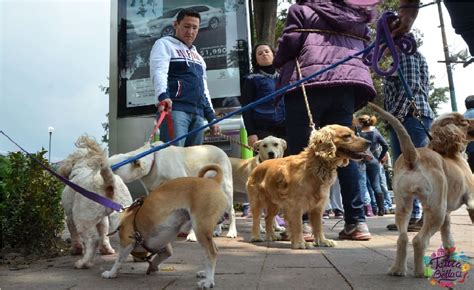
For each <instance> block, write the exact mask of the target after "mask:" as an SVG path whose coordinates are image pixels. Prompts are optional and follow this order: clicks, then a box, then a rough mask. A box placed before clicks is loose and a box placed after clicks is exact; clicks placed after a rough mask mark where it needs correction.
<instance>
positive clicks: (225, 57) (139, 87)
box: [118, 0, 248, 116]
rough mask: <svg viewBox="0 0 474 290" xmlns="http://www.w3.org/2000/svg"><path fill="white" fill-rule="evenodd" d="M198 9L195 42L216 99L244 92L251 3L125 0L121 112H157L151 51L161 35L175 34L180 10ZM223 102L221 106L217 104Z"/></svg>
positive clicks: (121, 4)
mask: <svg viewBox="0 0 474 290" xmlns="http://www.w3.org/2000/svg"><path fill="white" fill-rule="evenodd" d="M183 8H190V9H193V10H195V11H197V12H199V14H200V16H201V25H200V30H199V34H198V36H197V38H196V41H195V42H194V45H195V46H196V48H197V50H198V52H199V53H200V54H201V56H202V57H203V58H204V60H205V62H206V65H207V77H208V85H209V91H210V94H211V98H212V99H213V103H214V99H216V104H219V103H223V102H219V101H218V100H217V99H221V98H224V99H225V98H229V97H231V98H232V97H233V98H235V97H237V96H239V95H240V78H241V75H242V74H244V73H246V69H247V70H248V36H247V35H248V27H247V26H248V25H247V15H246V13H247V7H246V1H242V0H241V1H239V0H208V1H205V0H202V1H196V0H194V1H193V0H181V1H180V0H120V1H119V9H118V11H119V15H118V20H119V21H118V23H119V29H118V34H119V35H118V58H119V59H118V66H119V70H118V71H119V82H118V85H119V90H118V92H119V95H118V101H119V106H118V109H119V110H118V115H119V116H130V115H143V114H150V113H154V112H155V111H156V109H155V108H154V104H155V101H156V100H155V96H154V91H153V86H152V83H151V80H150V78H149V77H150V71H149V70H150V68H149V55H150V51H151V49H152V46H153V44H154V43H155V41H156V40H157V39H159V38H160V37H163V36H165V35H174V28H173V23H174V21H175V20H176V16H177V14H178V12H179V11H180V10H181V9H183ZM218 106H219V105H218Z"/></svg>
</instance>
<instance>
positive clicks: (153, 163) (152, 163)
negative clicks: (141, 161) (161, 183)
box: [147, 152, 156, 176]
mask: <svg viewBox="0 0 474 290" xmlns="http://www.w3.org/2000/svg"><path fill="white" fill-rule="evenodd" d="M155 153H156V152H155ZM155 153H153V159H152V160H151V166H150V171H148V174H147V176H148V175H150V174H151V171H152V170H153V167H155Z"/></svg>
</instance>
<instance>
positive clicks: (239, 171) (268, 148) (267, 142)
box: [229, 136, 286, 193]
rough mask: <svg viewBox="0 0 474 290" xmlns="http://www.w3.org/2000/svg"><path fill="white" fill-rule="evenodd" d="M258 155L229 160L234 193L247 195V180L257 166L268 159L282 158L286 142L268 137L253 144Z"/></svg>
mask: <svg viewBox="0 0 474 290" xmlns="http://www.w3.org/2000/svg"><path fill="white" fill-rule="evenodd" d="M253 148H254V149H255V150H256V151H257V152H258V154H257V155H256V156H254V157H252V158H250V159H239V158H232V157H231V158H229V159H230V163H231V164H232V180H233V182H234V191H235V192H242V193H247V180H248V179H249V176H250V174H251V173H252V171H253V169H254V168H255V167H257V165H258V164H260V163H262V162H263V161H265V160H268V159H275V158H282V157H283V155H284V154H285V150H286V141H285V140H284V139H281V138H277V137H274V136H268V137H265V138H263V139H262V140H258V141H257V142H255V143H254V144H253Z"/></svg>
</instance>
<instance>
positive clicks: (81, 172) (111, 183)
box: [59, 136, 132, 269]
mask: <svg viewBox="0 0 474 290" xmlns="http://www.w3.org/2000/svg"><path fill="white" fill-rule="evenodd" d="M76 147H78V148H79V149H78V150H76V151H75V152H74V153H72V154H70V155H69V156H68V157H67V158H66V160H64V162H63V164H62V166H61V168H60V169H59V173H60V174H61V175H62V176H64V177H65V178H68V179H69V180H70V181H71V182H74V183H75V184H77V185H79V186H81V187H83V188H85V189H87V190H89V191H91V192H95V193H97V194H100V195H102V196H104V197H107V198H109V199H111V200H112V201H114V202H116V203H118V204H121V205H122V206H124V207H125V206H128V205H130V204H131V203H132V197H131V196H130V192H129V191H128V188H127V186H126V185H125V183H124V182H123V181H122V179H121V178H120V177H119V176H117V175H115V174H114V173H113V172H112V170H111V169H110V167H109V165H108V162H107V157H106V155H105V152H104V151H103V150H102V148H101V147H100V146H99V144H97V142H96V141H94V140H93V139H91V138H89V137H87V136H81V137H79V139H78V140H77V141H76ZM62 205H63V207H64V212H65V214H66V222H67V226H68V229H69V232H70V233H71V240H72V254H73V255H74V254H76V255H80V254H82V253H83V252H84V256H83V257H82V258H81V259H79V260H78V261H77V262H76V263H75V265H74V266H75V268H77V269H82V268H89V267H91V266H92V264H93V260H94V255H95V252H96V251H97V248H98V246H99V244H100V252H101V253H102V254H113V253H114V249H113V248H112V247H111V246H110V242H109V238H108V237H107V233H108V230H109V222H108V216H109V215H110V216H111V218H117V224H118V214H117V213H116V212H114V211H113V210H112V209H109V208H106V207H104V206H102V205H100V204H98V203H96V202H95V201H92V200H90V199H88V198H86V197H84V196H83V195H81V194H80V193H77V192H76V191H74V190H73V189H71V188H70V187H68V186H66V187H65V188H64V191H63V195H62ZM112 213H113V214H112ZM83 250H84V251H83Z"/></svg>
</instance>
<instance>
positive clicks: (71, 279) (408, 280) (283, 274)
mask: <svg viewBox="0 0 474 290" xmlns="http://www.w3.org/2000/svg"><path fill="white" fill-rule="evenodd" d="M336 221H337V220H334V219H330V220H325V225H324V230H325V233H326V236H327V237H328V238H330V239H336V240H337V234H338V232H339V231H340V230H341V229H342V226H343V222H341V223H339V224H338V225H337V226H336V227H335V228H334V230H333V231H331V229H330V228H331V227H332V226H333V225H334V224H335V223H336ZM393 221H394V215H386V216H384V217H373V218H368V224H369V227H370V230H371V233H372V235H373V238H372V240H370V241H365V242H356V241H338V244H337V247H335V248H314V249H310V250H291V249H290V244H289V242H271V243H267V242H265V243H249V242H248V241H249V236H250V227H251V219H245V218H239V219H238V224H237V229H238V231H239V238H237V239H228V238H225V237H219V238H216V242H217V244H218V246H219V250H220V251H219V256H218V261H217V268H216V276H215V282H216V287H215V288H217V289H240V290H241V289H331V290H343V289H361V290H362V289H364V290H365V289H377V290H380V289H383V290H389V289H436V288H439V286H438V285H435V286H433V285H431V284H430V282H429V280H428V279H417V278H414V277H413V251H412V247H411V244H410V246H409V254H408V255H409V263H408V266H409V273H408V275H407V277H404V278H400V277H392V276H389V275H387V274H386V273H387V270H388V268H389V267H390V265H391V264H392V262H393V259H394V255H395V247H396V239H397V232H390V231H388V230H386V228H385V227H386V225H387V224H388V223H392V222H393ZM452 230H453V234H454V239H455V240H456V246H457V252H460V251H463V252H464V253H465V254H466V255H467V256H469V257H471V265H472V264H474V233H473V225H471V221H470V219H469V217H468V215H467V211H466V210H465V209H464V208H462V209H460V210H458V211H456V212H454V213H453V214H452ZM414 235H415V233H409V236H410V240H411V238H412V237H413V236H414ZM112 241H113V245H114V247H115V248H117V247H116V245H117V236H114V237H113V239H112ZM440 246H441V239H440V234H439V233H437V234H435V236H434V237H433V238H432V239H431V245H430V247H429V252H428V253H427V255H428V254H431V252H433V251H435V250H436V249H438V248H439V247H440ZM174 250H175V254H174V256H173V257H171V258H170V259H169V260H168V261H166V263H165V264H164V270H165V271H162V272H158V273H153V274H151V275H149V276H146V275H145V271H146V269H147V267H148V264H147V263H133V262H132V259H131V257H130V258H129V262H128V263H126V264H125V265H124V266H123V267H122V271H121V273H119V277H118V278H117V279H112V280H107V279H103V278H101V276H100V275H101V273H102V272H103V271H105V270H110V268H111V267H112V265H113V262H114V261H115V257H116V254H115V255H111V256H98V257H97V258H96V264H95V265H94V267H92V268H91V269H87V270H75V269H73V263H74V261H75V260H76V259H77V257H71V256H66V257H60V258H55V259H50V260H42V261H38V262H36V263H34V264H31V265H30V266H29V267H28V268H26V269H22V270H17V271H12V270H10V269H9V268H8V266H2V267H0V289H1V290H5V289H193V288H196V283H197V282H198V281H199V278H196V276H195V273H196V272H197V271H198V270H202V269H204V262H203V255H204V252H203V250H202V249H201V247H200V246H199V244H197V243H190V242H185V241H178V242H176V243H175V244H174ZM473 266H474V265H473ZM472 268H474V267H472ZM472 268H471V271H470V273H469V275H468V278H467V279H466V281H465V282H464V283H462V284H457V285H456V287H455V289H474V278H473V276H474V269H472Z"/></svg>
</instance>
